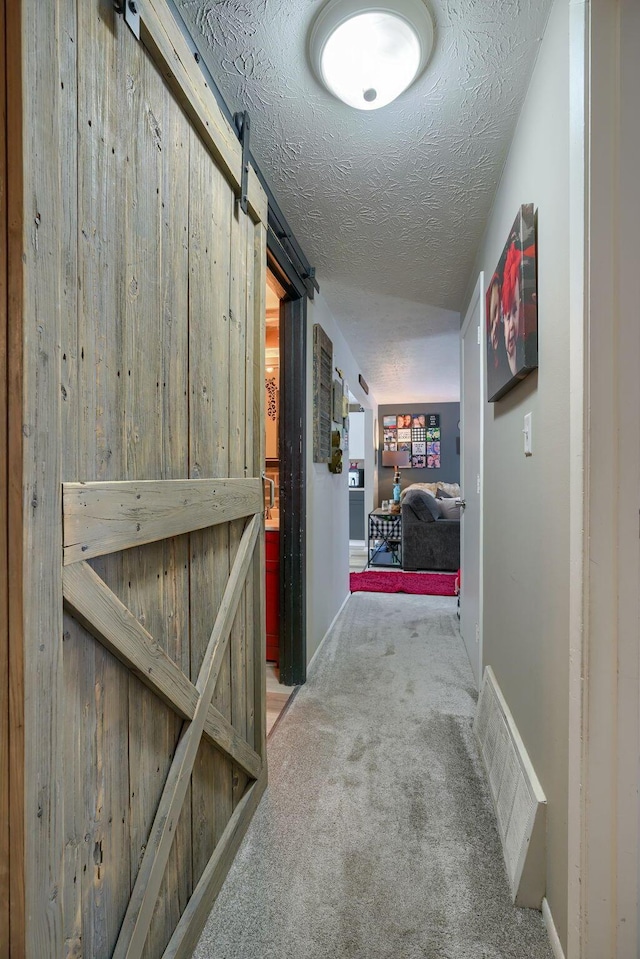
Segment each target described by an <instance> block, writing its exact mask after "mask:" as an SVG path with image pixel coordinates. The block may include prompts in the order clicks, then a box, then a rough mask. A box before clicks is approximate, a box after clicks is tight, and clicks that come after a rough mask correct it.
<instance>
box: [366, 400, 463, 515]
mask: <svg viewBox="0 0 640 959" xmlns="http://www.w3.org/2000/svg"><path fill="white" fill-rule="evenodd" d="M391 413H426V414H427V416H428V415H429V414H430V413H437V414H439V416H440V469H438V470H428V469H423V470H412V469H406V470H400V476H401V483H402V489H404V488H405V487H406V486H409V485H410V484H411V483H437V482H438V480H441V481H442V482H443V483H459V482H460V455H459V453H458V452H457V450H458V449H459V444H458V443H456V440H457V439H458V437H459V436H460V431H459V429H458V420H459V419H460V404H459V403H438V404H434V405H431V404H428V403H420V402H418V403H399V404H398V403H393V404H391V405H390V406H379V407H378V439H379V444H380V445H379V449H378V504H377V505H378V506H379V505H380V503H381V502H382V500H383V499H391V498H392V496H393V469H392V468H391V467H389V466H383V465H382V442H383V439H382V438H383V436H384V427H383V419H382V418H383V416H389V415H390V414H391Z"/></svg>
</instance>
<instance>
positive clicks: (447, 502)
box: [437, 498, 460, 519]
mask: <svg viewBox="0 0 640 959" xmlns="http://www.w3.org/2000/svg"><path fill="white" fill-rule="evenodd" d="M437 503H438V506H439V508H440V516H441V517H442V518H443V519H460V505H459V503H456V501H455V500H454V499H451V498H450V499H439V500H438V501H437Z"/></svg>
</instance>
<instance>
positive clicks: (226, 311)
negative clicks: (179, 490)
mask: <svg viewBox="0 0 640 959" xmlns="http://www.w3.org/2000/svg"><path fill="white" fill-rule="evenodd" d="M22 5H23V7H24V9H25V11H26V16H25V22H24V25H23V34H22V35H23V38H24V39H23V43H24V49H25V53H24V57H23V64H22V68H23V69H25V70H28V71H29V75H30V76H33V78H34V92H33V98H32V100H31V101H30V104H29V109H28V110H27V111H26V112H25V117H26V119H27V121H28V124H29V136H28V138H27V145H26V147H25V170H26V171H27V172H28V179H29V184H30V185H29V191H30V192H32V194H33V195H32V196H31V197H30V199H31V204H32V209H29V211H28V217H31V218H32V221H33V222H32V223H31V224H30V225H29V229H28V230H27V228H26V227H25V232H24V238H25V248H26V257H25V266H24V270H25V279H24V295H25V316H26V318H27V325H26V328H25V336H24V342H22V340H21V342H20V344H19V346H20V350H22V349H24V354H25V390H24V403H23V407H24V409H23V411H21V413H22V415H23V416H24V422H25V424H26V427H25V428H26V431H27V432H26V434H25V436H26V442H25V459H24V481H23V502H24V507H25V514H27V515H26V516H25V520H26V521H25V527H24V528H25V532H24V542H25V550H26V551H27V552H26V554H25V555H28V557H29V561H28V562H27V564H26V567H25V585H26V587H27V589H28V590H29V597H30V601H29V606H27V605H26V604H25V606H24V613H22V620H23V622H22V624H21V626H22V625H23V626H24V635H25V656H24V662H25V664H26V667H27V668H26V674H25V684H26V687H27V689H28V691H29V699H28V710H27V712H26V715H25V721H26V728H27V730H28V736H27V742H28V748H27V751H26V755H25V770H26V776H27V785H26V789H25V790H24V797H25V815H24V823H25V826H26V836H27V839H26V859H25V862H26V872H27V889H26V900H27V904H28V912H29V916H30V922H29V924H28V925H27V942H26V948H25V950H24V952H25V955H26V956H27V957H28V959H36V957H37V959H59V957H60V956H63V955H64V956H67V957H80V956H82V957H89V956H90V957H92V959H103V957H104V959H106V957H109V956H111V954H112V952H113V950H114V947H115V944H116V941H117V938H118V934H119V930H120V927H121V924H122V920H123V917H124V914H125V911H126V909H127V905H128V902H129V898H130V894H131V890H132V887H133V884H134V882H135V880H136V876H137V874H138V870H139V865H140V861H141V857H142V854H143V852H144V850H145V848H146V847H147V845H148V843H149V833H150V828H151V825H152V822H153V819H154V815H155V811H156V808H157V805H158V801H159V798H160V795H161V793H162V790H163V787H164V783H165V779H166V776H167V772H168V769H169V767H170V764H171V761H172V757H173V754H174V752H175V748H176V744H177V742H178V739H179V737H180V734H181V731H182V727H183V724H182V721H181V720H180V719H178V717H177V716H176V714H175V713H174V712H173V711H172V710H171V709H170V708H169V707H168V706H167V705H166V703H165V702H162V701H160V700H159V699H158V698H157V697H156V696H155V695H154V694H153V693H152V692H151V691H150V690H149V689H148V687H147V686H145V685H143V684H142V683H140V682H139V680H138V679H137V678H135V676H133V674H132V673H131V672H129V671H128V670H127V668H126V667H125V666H124V665H123V664H122V663H121V662H120V661H118V660H117V659H116V658H115V657H114V656H113V655H112V654H111V653H110V652H108V651H107V650H106V649H105V648H104V647H103V646H102V645H101V644H100V643H99V642H98V640H97V639H96V638H95V637H94V636H92V635H91V633H90V632H89V631H88V630H87V629H85V628H84V627H83V626H82V625H81V624H80V623H79V622H78V621H77V620H76V619H75V618H74V617H73V616H71V615H70V614H68V613H66V612H64V613H63V608H62V589H61V575H60V574H61V561H62V552H61V535H62V526H61V498H60V491H61V484H62V483H63V482H77V481H93V480H106V481H112V480H141V479H145V480H148V479H154V480H168V479H178V478H187V477H192V478H201V477H202V478H204V477H225V476H238V477H242V476H245V475H247V476H259V475H260V473H261V469H262V458H263V455H264V449H263V442H262V439H261V437H262V419H261V417H262V410H261V406H262V401H263V389H262V387H261V384H262V381H263V370H262V353H263V342H262V337H263V335H264V331H263V312H264V293H263V291H262V289H261V287H263V286H264V272H265V230H264V227H263V225H262V224H257V225H255V224H254V223H253V222H252V221H251V220H250V219H249V218H248V217H247V216H246V215H244V214H242V213H240V212H239V211H238V210H237V208H236V203H235V198H234V193H233V189H232V187H231V186H230V185H229V183H228V182H227V180H226V179H225V178H224V176H223V175H222V173H221V172H220V170H219V169H218V168H217V167H216V164H215V162H214V160H213V159H212V156H211V154H210V153H209V152H208V150H207V148H206V147H205V145H204V143H203V142H202V140H201V139H200V138H199V136H198V134H197V133H195V132H194V130H193V128H192V126H191V124H190V121H189V119H188V118H187V116H186V115H185V113H184V112H183V110H182V109H181V107H180V106H178V105H177V103H176V100H175V92H174V91H172V90H170V89H169V87H168V86H167V84H166V83H165V81H164V80H163V79H162V74H161V73H160V72H158V69H157V66H156V64H155V63H154V62H153V61H152V60H151V58H150V57H149V55H148V52H147V50H146V49H145V47H144V46H143V45H142V44H140V43H138V42H136V40H135V39H134V37H133V35H132V34H131V32H130V31H129V30H128V28H127V27H126V26H125V25H124V22H123V20H122V18H121V17H119V16H117V15H116V14H115V12H114V9H113V5H112V4H111V3H110V2H106V0H57V2H56V3H55V4H52V5H45V7H46V12H44V11H45V8H44V7H42V6H41V4H40V3H37V2H36V0H22ZM151 6H153V9H154V10H155V9H156V8H160V7H162V3H161V0H157V2H156V0H154V4H153V5H149V8H151ZM145 8H146V4H145ZM165 13H166V11H165ZM198 109H199V111H200V112H202V110H203V109H204V108H203V104H202V103H200V104H199V107H198ZM27 240H28V242H26V241H27ZM0 265H1V264H0ZM261 310H262V314H261V312H260V311H261ZM0 346H1V344H0ZM0 356H1V354H0ZM0 439H1V437H0ZM1 519H2V517H1V516H0V520H1ZM245 525H246V520H234V521H233V522H231V523H223V524H220V525H219V526H216V527H213V528H209V529H205V530H202V531H198V532H196V533H191V534H189V535H184V536H179V537H174V538H172V539H168V540H163V541H160V542H157V543H150V544H147V545H144V546H140V547H136V548H133V549H129V550H126V551H123V552H121V553H113V554H110V555H105V556H101V557H99V558H96V559H92V560H91V561H90V562H91V566H92V567H93V569H94V570H95V571H96V572H97V573H98V575H99V576H100V577H101V578H102V579H103V580H104V581H105V583H106V584H107V586H108V587H109V588H110V589H111V590H113V592H114V593H115V594H116V596H117V597H118V598H119V599H120V600H121V602H122V603H124V604H125V606H126V607H127V608H128V609H129V610H130V612H131V613H132V614H133V616H135V618H136V619H137V620H138V621H139V622H140V623H142V624H143V625H144V627H145V629H146V630H148V631H149V632H150V633H151V635H152V636H153V637H154V639H155V640H156V641H157V642H158V644H159V645H160V647H161V648H162V649H163V650H164V652H166V654H167V655H168V656H169V657H170V658H171V659H172V660H173V661H174V662H175V663H176V664H177V665H178V666H179V667H180V669H181V670H182V671H183V672H184V673H185V674H186V675H188V676H190V677H191V678H192V680H193V681H195V679H196V677H197V674H198V671H199V669H200V665H201V662H202V658H203V655H204V652H205V649H206V647H207V644H208V642H209V637H210V633H211V629H212V627H213V624H214V621H215V618H216V614H217V612H218V606H219V604H220V600H221V597H222V594H223V592H224V589H225V586H226V585H227V581H228V579H229V572H230V568H231V564H232V562H233V559H234V556H235V553H236V551H237V549H238V544H239V542H240V538H241V535H242V530H243V528H244V526H245ZM1 545H2V544H1V542H0V547H1ZM260 555H261V552H260V549H258V550H257V552H256V557H255V558H254V560H253V566H252V571H251V573H250V577H249V580H248V586H247V587H246V588H245V590H244V593H243V599H242V602H241V603H240V606H239V608H238V611H237V614H236V616H235V619H234V623H233V627H232V631H231V638H230V643H229V649H228V650H227V652H226V654H225V657H224V662H223V665H222V668H221V670H220V675H219V679H218V682H217V686H216V690H215V694H214V699H213V703H214V705H215V706H216V707H217V708H218V709H219V710H220V711H221V712H222V713H223V715H224V716H225V717H226V718H227V719H228V720H230V721H232V723H233V725H234V727H235V729H236V731H237V733H238V734H239V735H240V737H242V738H243V739H246V740H247V741H248V742H249V743H251V744H253V743H254V742H255V743H256V748H259V749H260V751H261V755H262V756H263V757H264V755H265V752H264V723H263V719H262V718H261V713H262V712H263V709H264V701H263V691H264V664H263V663H260V664H258V662H257V657H259V646H260V642H261V635H262V632H263V626H262V619H261V616H262V615H263V613H262V611H263V605H262V598H261V592H260V590H261V586H260V583H261V580H262V573H261V569H260ZM34 557H37V561H34ZM0 574H1V566H0ZM1 588H2V581H1V575H0V589H1ZM32 600H33V601H32ZM21 612H22V609H21ZM0 628H1V624H0ZM0 639H1V637H0ZM262 653H264V650H262ZM263 658H264V656H263ZM1 667H2V647H1V645H0V670H1ZM1 675H2V673H1V671H0V676H1ZM261 683H262V686H261ZM1 707H2V703H1V698H0V708H1ZM1 761H2V740H1V739H0V762H1ZM249 768H250V767H249ZM265 781H266V777H265V775H260V781H259V784H258V786H259V788H255V789H254V790H253V793H251V791H249V792H248V791H247V785H248V782H249V780H248V778H247V776H246V774H245V773H243V772H241V771H240V770H239V769H238V768H237V767H235V766H234V765H233V764H232V762H231V760H230V759H229V758H227V757H226V755H224V754H223V753H222V752H221V751H220V750H218V749H216V748H215V747H214V746H213V745H211V744H210V743H208V742H206V743H203V744H201V745H200V748H199V752H198V758H197V761H196V765H195V767H194V770H193V774H192V781H191V789H190V792H188V794H187V799H186V801H185V804H184V806H183V809H182V813H181V815H180V816H179V819H178V824H177V828H176V830H175V838H174V840H173V845H172V848H171V853H170V856H169V861H168V865H167V868H166V871H165V873H164V876H163V879H162V883H161V886H160V893H159V897H158V901H157V903H156V908H155V910H154V914H153V918H152V919H151V925H150V928H149V933H148V936H147V939H146V943H145V945H144V948H143V950H142V952H141V953H140V955H143V956H145V957H146V959H159V957H160V956H161V955H162V954H163V952H164V949H165V947H166V945H167V943H168V942H169V940H170V939H172V941H173V940H175V939H176V932H175V930H176V927H177V926H178V925H179V920H180V917H181V915H182V914H183V913H184V911H185V907H186V906H187V903H188V901H189V898H190V897H191V895H192V893H193V891H194V889H195V888H196V884H197V883H198V880H199V879H200V877H201V876H202V875H203V874H205V873H207V869H208V873H207V874H208V875H211V874H212V866H211V863H210V859H211V856H212V854H213V853H214V850H215V849H216V847H217V844H218V843H219V840H220V839H221V837H223V835H224V836H225V840H224V841H225V843H230V845H229V847H228V850H231V849H234V848H236V846H237V842H238V840H239V836H240V835H241V832H242V830H243V828H246V823H245V819H246V821H248V815H250V813H251V811H252V810H253V808H255V804H256V802H257V798H258V796H259V794H260V792H261V790H262V789H263V788H264V784H265ZM36 782H38V783H41V784H42V785H41V788H40V789H39V790H35V789H34V788H33V785H34V784H35V783H36ZM250 795H252V796H253V798H250V799H249V796H250ZM1 804H2V794H1V793H0V811H1ZM234 807H237V808H238V810H239V811H240V813H241V818H240V820H239V823H237V822H236V821H235V820H234V825H233V829H232V830H231V834H232V837H231V839H230V838H229V837H230V833H229V829H228V828H227V827H228V824H229V820H230V818H231V816H232V813H233V809H234ZM244 810H246V811H247V815H246V816H245V812H244ZM225 830H227V831H226V833H225ZM1 842H2V837H1V835H0V844H1ZM1 849H2V847H1V845H0V852H1ZM225 850H227V847H226V846H225ZM225 850H222V851H221V852H220V854H219V860H218V862H219V863H220V864H222V866H221V865H216V866H215V867H213V873H215V877H214V880H213V881H210V880H208V882H209V883H210V885H209V887H208V888H210V889H217V888H219V883H220V881H221V876H222V875H223V874H224V869H226V868H227V866H228V856H229V852H228V850H227V851H225ZM1 882H2V872H1V869H0V883H1ZM201 887H202V884H201ZM0 892H1V888H0ZM0 898H1V897H0ZM195 898H196V897H195V896H194V900H195ZM207 901H208V900H207V898H206V895H205V896H204V898H203V897H202V895H199V897H198V899H197V907H195V906H194V907H193V908H194V915H195V914H197V915H198V916H201V915H202V914H203V909H204V906H203V903H206V902H207ZM0 909H1V904H0ZM32 919H33V921H31V920H32ZM198 921H200V920H199V919H198ZM1 922H2V913H1V912H0V923H1ZM1 929H2V926H1V925H0V931H1ZM181 935H182V934H181ZM178 939H180V937H178ZM184 941H186V940H184ZM184 948H185V947H184V946H181V945H180V944H178V946H177V949H178V952H176V954H179V950H180V949H184ZM12 955H13V953H12ZM15 955H16V956H20V953H19V951H16V953H15ZM0 959H4V957H2V954H1V953H0ZM20 959H21V957H20Z"/></svg>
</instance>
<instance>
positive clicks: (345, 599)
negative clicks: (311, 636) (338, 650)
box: [307, 593, 351, 675]
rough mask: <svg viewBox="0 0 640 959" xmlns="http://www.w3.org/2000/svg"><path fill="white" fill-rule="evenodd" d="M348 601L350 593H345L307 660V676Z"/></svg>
mask: <svg viewBox="0 0 640 959" xmlns="http://www.w3.org/2000/svg"><path fill="white" fill-rule="evenodd" d="M350 599H351V593H347V595H346V596H345V598H344V599H343V600H342V604H341V606H340V609H339V610H338V612H337V613H336V615H335V616H334V617H333V619H332V620H331V622H330V623H329V626H328V628H327V631H326V633H325V634H324V636H323V637H322V639H321V640H320V642H319V643H318V648H317V649H316V651H315V653H314V654H313V656H312V657H311V659H310V660H309V665H308V666H307V675H309V673H310V672H311V667H312V666H313V663H314V661H315V658H316V656H317V655H318V653H319V652H320V650H321V649H322V646H323V644H324V641H325V639H326V638H327V636H328V635H329V633H330V632H331V630H332V629H333V627H334V626H335V624H336V620H337V619H338V616H339V615H340V613H341V612H342V610H343V609H344V608H345V606H346V605H347V603H348V602H349V600H350Z"/></svg>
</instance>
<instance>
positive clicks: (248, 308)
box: [243, 219, 264, 746]
mask: <svg viewBox="0 0 640 959" xmlns="http://www.w3.org/2000/svg"><path fill="white" fill-rule="evenodd" d="M254 235H255V226H254V224H253V223H252V222H251V221H250V220H249V219H247V223H246V230H245V238H244V239H245V270H244V276H245V281H244V298H245V307H244V313H245V324H246V331H245V356H244V367H245V399H244V406H245V419H246V429H245V434H244V461H245V465H246V468H247V475H248V476H260V475H261V473H262V469H263V467H262V464H260V463H258V464H256V454H255V448H254V447H255V444H256V442H258V443H259V437H260V431H261V424H260V421H256V419H255V409H254V393H255V392H256V390H258V391H259V392H260V393H261V392H262V389H261V385H260V384H261V381H260V380H258V379H257V377H256V371H255V369H254V365H255V350H256V343H255V326H256V317H255V313H254V310H255V304H254V285H255V265H254V258H253V242H254ZM256 430H257V432H256ZM256 466H257V471H256ZM263 537H264V530H263V531H262V534H261V537H260V539H262V538H263ZM258 564H259V555H258V552H257V547H256V552H255V553H254V556H253V564H252V567H251V569H250V570H249V575H248V576H247V582H246V585H245V591H244V607H245V624H246V625H245V652H244V671H245V675H244V704H243V708H244V722H245V735H246V738H247V742H249V743H251V745H252V746H253V745H254V738H255V725H254V702H253V686H254V681H255V676H254V648H253V646H254V644H253V630H252V623H253V600H254V597H253V579H254V576H255V569H256V565H258Z"/></svg>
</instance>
